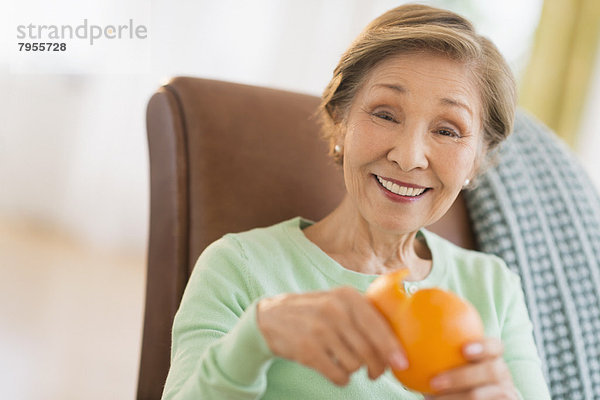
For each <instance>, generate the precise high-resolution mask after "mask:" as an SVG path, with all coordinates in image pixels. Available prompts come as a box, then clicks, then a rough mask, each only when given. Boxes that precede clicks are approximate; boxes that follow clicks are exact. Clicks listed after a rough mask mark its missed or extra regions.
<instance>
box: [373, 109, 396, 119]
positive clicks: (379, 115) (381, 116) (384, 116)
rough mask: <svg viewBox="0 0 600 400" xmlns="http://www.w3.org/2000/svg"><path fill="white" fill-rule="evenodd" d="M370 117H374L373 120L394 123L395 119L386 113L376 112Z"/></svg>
mask: <svg viewBox="0 0 600 400" xmlns="http://www.w3.org/2000/svg"><path fill="white" fill-rule="evenodd" d="M371 115H372V116H374V117H375V118H378V119H381V120H384V121H389V122H396V119H395V118H394V116H393V115H392V114H390V113H389V112H387V111H377V112H373V113H371Z"/></svg>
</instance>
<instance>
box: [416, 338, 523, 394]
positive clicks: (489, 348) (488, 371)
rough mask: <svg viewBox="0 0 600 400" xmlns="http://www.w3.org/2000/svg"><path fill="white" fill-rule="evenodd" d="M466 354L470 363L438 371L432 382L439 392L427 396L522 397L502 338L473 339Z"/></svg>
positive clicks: (465, 350)
mask: <svg viewBox="0 0 600 400" xmlns="http://www.w3.org/2000/svg"><path fill="white" fill-rule="evenodd" d="M463 354H464V355H465V357H466V358H467V360H469V363H468V364H466V365H464V366H462V367H458V368H455V369H452V370H449V371H446V372H443V373H441V374H439V375H437V376H436V377H435V378H434V379H433V380H432V382H431V385H432V386H433V387H434V388H436V389H437V392H436V394H435V395H428V396H426V397H425V398H426V399H431V400H458V399H469V400H475V399H486V400H492V399H498V400H499V399H503V400H504V399H506V400H518V399H519V395H518V393H517V390H516V388H515V386H514V384H513V381H512V377H511V374H510V370H509V369H508V366H507V365H506V363H505V362H504V360H503V359H502V342H501V341H500V340H499V339H495V338H486V339H484V340H483V341H481V342H473V343H469V344H468V345H466V346H465V347H464V349H463Z"/></svg>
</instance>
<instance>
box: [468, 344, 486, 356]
mask: <svg viewBox="0 0 600 400" xmlns="http://www.w3.org/2000/svg"><path fill="white" fill-rule="evenodd" d="M482 351H483V346H482V345H481V343H470V344H468V345H466V346H465V354H466V355H467V356H476V355H479V354H481V352H482Z"/></svg>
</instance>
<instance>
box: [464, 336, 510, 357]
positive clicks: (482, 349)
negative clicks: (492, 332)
mask: <svg viewBox="0 0 600 400" xmlns="http://www.w3.org/2000/svg"><path fill="white" fill-rule="evenodd" d="M503 352H504V346H503V345H502V341H501V340H500V339H498V338H485V339H483V340H481V341H477V342H471V343H467V344H466V345H465V346H464V347H463V354H464V356H465V357H466V358H467V360H469V361H479V360H484V359H490V358H497V357H499V356H501V355H502V353H503Z"/></svg>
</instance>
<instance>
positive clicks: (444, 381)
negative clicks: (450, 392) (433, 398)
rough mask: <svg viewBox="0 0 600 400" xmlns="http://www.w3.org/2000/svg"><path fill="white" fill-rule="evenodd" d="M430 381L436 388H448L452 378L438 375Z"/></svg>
mask: <svg viewBox="0 0 600 400" xmlns="http://www.w3.org/2000/svg"><path fill="white" fill-rule="evenodd" d="M430 383H431V386H433V388H434V389H437V390H442V389H446V388H447V387H448V386H449V385H450V380H449V379H448V378H446V377H445V376H438V377H435V378H433V379H432V380H431V382H430Z"/></svg>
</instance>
